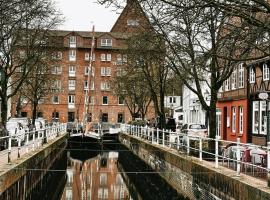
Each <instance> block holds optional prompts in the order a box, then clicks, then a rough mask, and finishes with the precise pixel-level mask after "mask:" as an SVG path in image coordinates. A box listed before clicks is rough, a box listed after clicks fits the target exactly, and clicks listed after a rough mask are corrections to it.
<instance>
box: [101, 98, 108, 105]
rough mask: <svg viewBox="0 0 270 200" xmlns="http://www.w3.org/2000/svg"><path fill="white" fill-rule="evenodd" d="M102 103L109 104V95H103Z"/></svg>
mask: <svg viewBox="0 0 270 200" xmlns="http://www.w3.org/2000/svg"><path fill="white" fill-rule="evenodd" d="M102 105H108V97H107V96H103V97H102Z"/></svg>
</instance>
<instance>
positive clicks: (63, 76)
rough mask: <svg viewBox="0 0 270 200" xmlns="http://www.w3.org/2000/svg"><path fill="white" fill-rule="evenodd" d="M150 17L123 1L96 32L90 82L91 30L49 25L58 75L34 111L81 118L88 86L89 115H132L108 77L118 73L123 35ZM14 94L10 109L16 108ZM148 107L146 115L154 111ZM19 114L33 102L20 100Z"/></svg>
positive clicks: (106, 118) (108, 118) (124, 118)
mask: <svg viewBox="0 0 270 200" xmlns="http://www.w3.org/2000/svg"><path fill="white" fill-rule="evenodd" d="M149 27H150V23H149V21H148V19H147V17H146V16H145V14H144V13H143V11H142V9H141V7H140V6H139V4H138V3H136V1H127V5H126V7H125V8H124V10H123V12H122V13H121V15H120V16H119V18H118V20H117V21H116V23H115V24H114V26H113V28H112V30H111V31H110V32H95V33H94V38H95V40H94V51H93V52H94V54H93V59H92V60H93V62H92V63H93V64H92V66H93V70H92V73H90V74H91V78H90V82H89V83H88V76H87V75H88V67H89V62H90V52H91V46H92V45H91V44H92V37H93V32H92V31H89V32H82V31H52V35H53V36H54V37H56V38H57V41H58V42H59V43H60V44H61V46H60V48H58V49H57V50H56V52H57V59H59V64H57V65H55V66H52V74H54V75H56V76H57V80H56V81H55V83H54V89H55V90H54V93H53V94H51V95H50V96H48V97H46V98H44V101H42V102H41V103H40V104H39V106H38V116H42V117H44V118H46V119H48V120H49V121H50V120H53V119H58V120H59V121H60V122H67V121H75V120H78V121H83V118H84V111H85V106H84V105H85V103H84V102H85V100H86V95H85V94H86V90H87V89H88V87H90V91H89V96H90V100H89V101H90V102H89V112H90V114H91V115H92V116H91V118H92V121H94V122H98V121H99V120H100V119H101V118H102V121H103V122H110V123H117V122H128V121H130V120H131V119H132V118H131V115H130V113H129V110H128V108H127V106H126V105H124V101H123V99H122V98H120V97H118V96H115V95H114V94H113V92H112V87H111V85H110V81H111V80H112V78H113V77H115V76H118V75H119V74H121V67H122V66H123V64H125V61H126V59H127V58H126V56H125V55H122V54H121V49H123V48H125V40H126V39H127V38H128V37H129V36H130V35H131V34H133V33H136V32H139V31H142V30H145V29H147V28H149ZM16 101H17V99H16V98H14V99H13V103H12V115H13V116H14V115H15V113H16ZM149 111H150V113H152V115H151V116H148V117H149V118H150V117H153V112H151V108H150V109H149ZM22 115H23V116H28V117H31V106H30V105H23V109H22Z"/></svg>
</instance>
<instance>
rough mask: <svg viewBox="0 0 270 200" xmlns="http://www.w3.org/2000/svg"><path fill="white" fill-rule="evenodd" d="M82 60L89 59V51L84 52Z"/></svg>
mask: <svg viewBox="0 0 270 200" xmlns="http://www.w3.org/2000/svg"><path fill="white" fill-rule="evenodd" d="M84 60H86V61H89V60H90V55H89V53H85V54H84Z"/></svg>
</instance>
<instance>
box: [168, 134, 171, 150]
mask: <svg viewBox="0 0 270 200" xmlns="http://www.w3.org/2000/svg"><path fill="white" fill-rule="evenodd" d="M171 134H172V131H171V130H169V138H168V142H169V147H170V148H172V143H171Z"/></svg>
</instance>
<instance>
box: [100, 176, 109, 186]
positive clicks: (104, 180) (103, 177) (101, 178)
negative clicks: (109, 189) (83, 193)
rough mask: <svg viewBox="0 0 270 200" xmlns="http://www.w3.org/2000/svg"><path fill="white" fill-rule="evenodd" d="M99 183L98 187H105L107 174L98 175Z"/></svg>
mask: <svg viewBox="0 0 270 200" xmlns="http://www.w3.org/2000/svg"><path fill="white" fill-rule="evenodd" d="M99 182H100V185H102V186H105V185H107V174H106V173H100V176H99Z"/></svg>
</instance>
